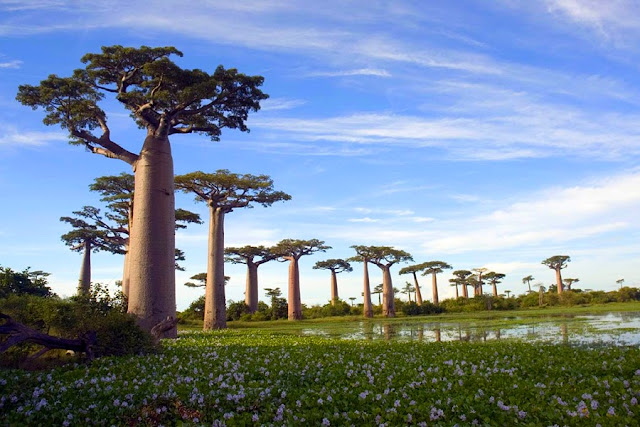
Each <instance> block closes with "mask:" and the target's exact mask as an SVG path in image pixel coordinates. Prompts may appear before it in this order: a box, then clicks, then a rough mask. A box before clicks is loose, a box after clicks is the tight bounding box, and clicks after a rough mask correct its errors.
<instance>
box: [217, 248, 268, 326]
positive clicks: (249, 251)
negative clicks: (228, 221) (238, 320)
mask: <svg viewBox="0 0 640 427" xmlns="http://www.w3.org/2000/svg"><path fill="white" fill-rule="evenodd" d="M224 254H225V261H227V262H230V263H232V264H246V265H247V282H246V289H245V295H244V303H245V304H246V305H247V307H249V313H251V314H253V313H255V312H256V311H257V310H258V267H260V266H261V265H262V264H264V263H266V262H269V261H272V260H274V259H276V258H277V256H276V255H275V254H273V253H272V252H271V250H270V249H269V248H267V247H265V246H250V245H247V246H242V247H240V248H233V247H228V248H225V250H224Z"/></svg>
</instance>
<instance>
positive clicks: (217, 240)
mask: <svg viewBox="0 0 640 427" xmlns="http://www.w3.org/2000/svg"><path fill="white" fill-rule="evenodd" d="M204 295H205V296H204V325H203V329H204V330H205V331H206V330H209V329H224V328H226V327H227V301H226V298H225V295H224V211H223V210H222V209H220V208H213V207H211V206H209V251H208V259H207V285H206V290H205V294H204Z"/></svg>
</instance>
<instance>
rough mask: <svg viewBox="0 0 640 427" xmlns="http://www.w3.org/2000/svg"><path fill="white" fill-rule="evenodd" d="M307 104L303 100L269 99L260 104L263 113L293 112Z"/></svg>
mask: <svg viewBox="0 0 640 427" xmlns="http://www.w3.org/2000/svg"><path fill="white" fill-rule="evenodd" d="M304 104H306V101H304V100H302V99H289V98H269V99H267V100H265V101H262V103H261V104H260V110H261V111H280V110H291V109H293V108H297V107H300V106H301V105H304Z"/></svg>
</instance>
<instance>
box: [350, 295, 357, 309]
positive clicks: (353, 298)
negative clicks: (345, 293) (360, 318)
mask: <svg viewBox="0 0 640 427" xmlns="http://www.w3.org/2000/svg"><path fill="white" fill-rule="evenodd" d="M356 299H357V298H356V297H349V300H350V301H351V307H353V302H354V301H355V300H356Z"/></svg>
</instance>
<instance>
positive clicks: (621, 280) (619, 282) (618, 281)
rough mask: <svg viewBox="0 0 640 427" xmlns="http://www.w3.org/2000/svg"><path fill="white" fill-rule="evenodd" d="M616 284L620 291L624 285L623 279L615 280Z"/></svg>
mask: <svg viewBox="0 0 640 427" xmlns="http://www.w3.org/2000/svg"><path fill="white" fill-rule="evenodd" d="M616 283H617V284H618V285H620V289H622V284H623V283H624V279H623V278H620V279H618V280H616Z"/></svg>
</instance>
